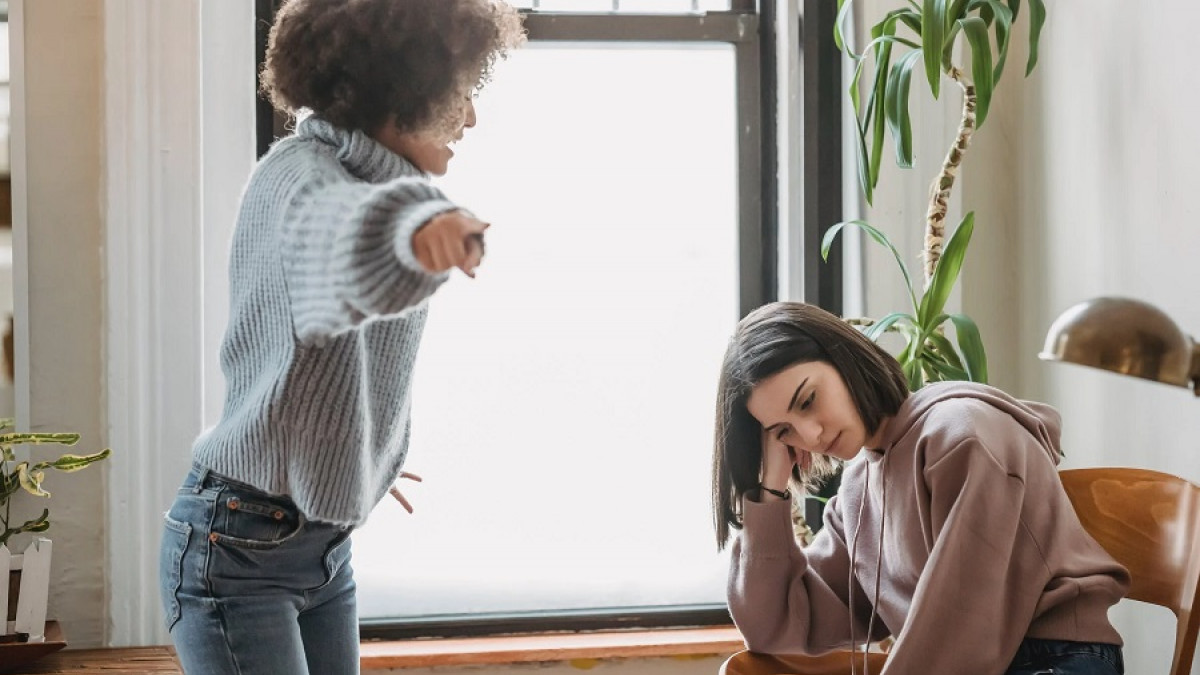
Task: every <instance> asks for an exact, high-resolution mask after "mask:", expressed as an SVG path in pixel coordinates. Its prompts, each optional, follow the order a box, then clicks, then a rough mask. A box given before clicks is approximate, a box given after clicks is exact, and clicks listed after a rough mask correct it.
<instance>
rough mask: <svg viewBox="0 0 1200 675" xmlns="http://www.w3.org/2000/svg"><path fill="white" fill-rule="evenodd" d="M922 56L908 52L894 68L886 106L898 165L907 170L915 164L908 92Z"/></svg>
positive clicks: (916, 52)
mask: <svg viewBox="0 0 1200 675" xmlns="http://www.w3.org/2000/svg"><path fill="white" fill-rule="evenodd" d="M920 55H921V52H919V51H911V52H908V53H907V54H905V55H904V56H901V57H900V59H899V60H898V61H896V65H894V66H892V72H891V75H890V76H889V77H888V80H889V81H888V87H887V99H886V101H885V105H884V110H885V112H886V115H887V122H888V128H889V129H891V131H892V142H893V144H894V145H895V146H896V163H897V164H899V165H900V166H902V167H904V168H906V169H907V168H911V167H912V164H913V149H912V119H911V118H910V116H909V112H908V101H909V98H908V91H909V84H910V82H911V81H912V69H913V66H914V65H916V63H917V57H919V56H920Z"/></svg>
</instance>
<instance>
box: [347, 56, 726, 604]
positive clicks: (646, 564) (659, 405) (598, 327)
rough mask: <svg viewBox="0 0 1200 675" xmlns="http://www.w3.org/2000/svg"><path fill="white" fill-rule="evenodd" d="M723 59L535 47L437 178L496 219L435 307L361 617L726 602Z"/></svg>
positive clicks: (504, 79)
mask: <svg viewBox="0 0 1200 675" xmlns="http://www.w3.org/2000/svg"><path fill="white" fill-rule="evenodd" d="M734 93H735V92H734V55H733V51H732V48H730V47H728V46H700V45H696V46H678V45H673V46H662V45H656V46H652V47H650V46H636V45H635V46H624V47H620V48H617V47H613V48H597V47H595V46H585V45H563V44H557V45H555V46H553V47H549V46H543V45H536V44H535V45H531V46H529V47H527V48H525V49H522V50H518V51H517V52H515V53H514V54H512V56H511V57H510V58H509V60H508V61H506V62H503V63H501V64H499V65H498V69H497V73H496V75H495V80H494V82H493V83H491V84H490V85H488V87H487V88H486V89H485V90H484V91H483V93H482V94H481V95H480V97H479V99H478V101H477V110H478V119H479V125H478V127H477V128H475V129H469V130H467V132H466V140H465V141H464V142H463V143H461V144H459V145H458V146H456V152H457V153H458V156H457V157H456V158H455V159H454V160H453V162H452V165H451V173H450V175H449V176H447V177H446V178H445V179H444V180H440V181H439V183H440V185H441V187H442V188H443V189H444V190H445V191H446V193H447V194H448V195H449V196H450V197H451V198H452V199H454V200H456V201H457V202H459V203H461V204H463V205H465V206H467V207H469V208H471V209H472V210H474V211H475V212H476V213H477V214H479V215H480V217H482V218H484V219H486V220H489V221H490V222H493V223H494V226H493V227H492V228H491V229H490V230H489V231H488V235H487V237H488V238H487V242H488V251H487V254H488V255H487V259H486V261H485V262H484V264H483V266H482V267H481V268H480V270H479V275H478V279H476V280H474V281H472V280H468V279H465V278H463V277H461V275H457V274H456V275H455V278H454V279H452V280H451V281H450V282H449V283H448V284H447V285H446V286H444V287H443V288H442V289H441V290H439V291H438V293H437V295H436V296H435V297H434V298H433V300H432V305H431V307H432V308H431V311H430V319H429V325H428V330H427V332H426V335H425V338H424V341H423V343H422V346H421V354H420V356H419V358H418V360H417V370H416V381H415V385H414V400H413V436H412V446H411V452H410V455H409V461H408V468H409V469H410V470H411V471H414V472H416V473H419V474H422V475H423V476H424V478H425V483H424V484H421V485H413V486H411V488H410V489H407V490H406V492H407V493H408V494H409V495H410V497H411V498H412V501H413V502H414V504H415V506H416V509H417V510H416V513H415V514H413V515H411V516H409V515H408V514H406V513H404V512H403V511H402V510H401V509H400V507H399V506H398V505H397V504H396V503H394V502H393V501H392V500H390V499H388V500H386V501H385V502H384V503H383V504H382V505H381V506H380V508H378V509H376V511H375V513H374V514H373V515H372V518H371V520H370V522H369V523H368V524H367V525H366V526H365V527H364V528H363V529H362V530H361V531H359V532H357V533H356V534H355V561H354V566H355V570H356V575H357V578H358V582H359V587H360V589H361V592H360V593H359V603H360V611H361V614H362V616H363V617H364V618H379V617H389V616H390V617H399V616H412V615H428V614H447V613H450V614H453V613H468V612H507V611H527V610H554V609H578V608H590V607H614V606H615V607H623V606H651V605H655V606H658V605H671V604H686V603H708V602H718V603H719V602H723V600H724V576H725V570H726V561H725V559H724V558H723V557H722V556H718V555H717V554H716V552H715V545H714V538H713V532H712V525H711V521H712V518H711V515H710V506H709V503H710V501H709V500H710V497H709V471H710V456H711V444H712V418H713V407H714V400H715V394H716V385H717V374H718V368H719V364H720V359H721V356H722V354H723V352H724V348H725V343H726V340H727V339H728V337H729V335H730V333H731V331H732V329H733V326H734V323H735V322H736V319H737V298H738V292H737V291H738V287H737V283H738V269H737V192H736V191H737V175H736V168H737V154H736V131H737V129H736V123H735V98H734Z"/></svg>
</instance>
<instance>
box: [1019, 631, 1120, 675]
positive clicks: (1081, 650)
mask: <svg viewBox="0 0 1200 675" xmlns="http://www.w3.org/2000/svg"><path fill="white" fill-rule="evenodd" d="M1083 654H1087V655H1091V656H1096V657H1099V658H1102V659H1104V660H1106V661H1108V662H1109V663H1111V664H1113V665H1114V666H1116V668H1117V670H1118V672H1125V661H1124V658H1123V657H1122V655H1121V648H1120V647H1119V646H1117V645H1110V644H1106V643H1103V642H1072V641H1070V640H1045V639H1040V638H1025V639H1024V640H1022V641H1021V644H1020V646H1018V647H1017V654H1016V657H1015V658H1014V659H1013V663H1018V662H1021V661H1029V662H1035V663H1036V662H1039V661H1041V660H1043V659H1054V658H1061V657H1065V656H1071V655H1083Z"/></svg>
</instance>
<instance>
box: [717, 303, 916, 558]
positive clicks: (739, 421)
mask: <svg viewBox="0 0 1200 675" xmlns="http://www.w3.org/2000/svg"><path fill="white" fill-rule="evenodd" d="M815 361H819V362H822V363H828V364H829V365H831V366H833V367H834V369H836V370H837V372H838V373H839V374H840V375H841V376H842V380H843V381H844V382H845V383H846V388H847V389H848V390H849V392H850V397H851V398H852V399H853V400H854V405H855V407H856V408H858V415H859V417H861V418H862V421H863V426H865V427H866V430H867V433H868V434H874V433H875V432H876V431H878V429H879V425H880V424H881V423H882V422H883V420H884V418H886V417H890V416H892V415H895V414H896V412H897V411H899V410H900V404H902V403H903V402H904V399H906V398H907V397H908V382H907V380H906V379H905V377H904V371H902V370H901V369H900V364H899V363H898V362H897V361H896V359H895V358H894V357H892V355H891V354H888V353H887V352H886V351H885V350H884V349H883V348H882V347H880V346H879V345H877V344H875V343H874V342H871V340H870V339H869V338H867V337H866V336H865V335H863V334H862V333H860V332H859V331H858V330H856V329H855V328H854V327H852V326H850V325H848V324H847V323H846V322H844V321H842V320H841V319H839V318H837V317H836V316H834V315H832V314H830V313H829V312H826V311H825V310H823V309H820V308H818V307H814V306H812V305H806V304H803V303H799V302H775V303H772V304H769V305H764V306H762V307H759V308H758V309H756V310H754V311H753V312H751V313H750V314H749V315H747V316H746V318H744V319H742V320H741V322H739V323H738V326H737V330H736V331H735V332H734V335H733V338H732V339H731V340H730V341H729V348H728V349H727V350H726V351H725V360H724V362H723V363H722V365H721V381H720V385H719V389H718V391H717V419H716V434H715V439H714V441H713V479H712V480H713V515H714V520H715V521H716V527H717V545H718V547H720V548H724V546H725V544H726V543H727V542H728V540H729V535H730V529H731V528H733V529H740V528H741V526H742V518H741V503H742V497H743V495H745V494H746V493H747V492H748V491H750V490H753V489H755V488H757V487H758V482H759V472H760V469H761V467H762V425H761V424H759V423H758V420H756V419H754V417H753V416H752V415H751V414H750V411H749V410H748V409H747V408H746V402H747V400H748V399H749V398H750V392H751V390H752V389H753V388H754V387H755V385H757V384H758V383H760V382H762V381H763V380H765V379H767V378H769V377H771V376H772V375H775V374H776V373H779V372H781V371H783V370H786V369H787V368H789V367H791V366H793V365H795V364H797V363H811V362H815ZM819 459H821V458H820V456H817V455H814V457H813V460H814V462H813V470H812V471H811V472H809V475H803V474H801V473H800V471H799V469H798V468H794V469H793V472H792V478H793V479H794V480H795V481H797V482H798V483H801V484H803V483H806V482H808V481H809V480H811V479H814V478H817V477H819V474H821V473H829V472H830V471H831V470H832V467H833V464H832V462H831V461H826V462H822V463H820V464H818V462H817V460H819Z"/></svg>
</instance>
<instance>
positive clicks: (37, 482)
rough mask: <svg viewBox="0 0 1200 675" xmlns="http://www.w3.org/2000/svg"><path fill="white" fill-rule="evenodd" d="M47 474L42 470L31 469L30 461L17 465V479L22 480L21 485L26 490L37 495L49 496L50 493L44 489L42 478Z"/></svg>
mask: <svg viewBox="0 0 1200 675" xmlns="http://www.w3.org/2000/svg"><path fill="white" fill-rule="evenodd" d="M45 477H46V474H45V473H43V472H41V471H30V470H29V462H21V463H20V464H18V465H17V480H19V481H21V487H22V488H24V489H25V491H26V492H28V493H29V494H31V495H33V496H35V497H49V496H50V493H49V492H46V491H45V490H43V489H42V480H43V479H44V478H45Z"/></svg>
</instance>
